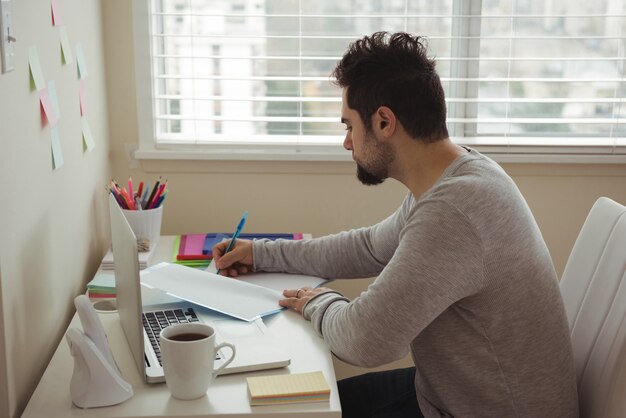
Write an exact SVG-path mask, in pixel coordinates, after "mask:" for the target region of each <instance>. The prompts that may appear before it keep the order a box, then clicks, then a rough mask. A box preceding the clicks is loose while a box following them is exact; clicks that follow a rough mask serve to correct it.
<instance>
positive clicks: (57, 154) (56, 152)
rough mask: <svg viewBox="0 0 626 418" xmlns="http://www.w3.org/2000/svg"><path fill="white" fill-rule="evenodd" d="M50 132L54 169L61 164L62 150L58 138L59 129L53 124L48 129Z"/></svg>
mask: <svg viewBox="0 0 626 418" xmlns="http://www.w3.org/2000/svg"><path fill="white" fill-rule="evenodd" d="M50 133H51V135H52V162H53V164H54V169H55V170H56V169H57V168H59V167H61V166H62V165H63V151H62V150H61V141H60V140H59V129H58V128H57V127H56V126H55V127H53V128H52V129H50Z"/></svg>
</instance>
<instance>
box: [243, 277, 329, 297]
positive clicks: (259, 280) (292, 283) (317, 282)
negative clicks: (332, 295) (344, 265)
mask: <svg viewBox="0 0 626 418" xmlns="http://www.w3.org/2000/svg"><path fill="white" fill-rule="evenodd" d="M238 279H239V280H241V281H245V282H246V283H250V284H255V285H257V286H263V287H267V288H268V289H273V290H276V291H277V292H280V293H281V294H282V293H283V290H285V289H300V288H302V287H304V286H308V287H313V288H315V287H318V286H324V284H325V283H328V282H329V281H330V280H326V279H321V278H319V277H314V276H305V275H303V274H285V273H254V274H246V275H244V276H240V277H238Z"/></svg>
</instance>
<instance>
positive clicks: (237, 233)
mask: <svg viewBox="0 0 626 418" xmlns="http://www.w3.org/2000/svg"><path fill="white" fill-rule="evenodd" d="M246 219H248V211H245V212H244V213H243V216H242V217H241V220H240V221H239V225H237V229H236V230H235V233H234V234H233V237H232V238H231V239H230V242H229V243H228V246H227V247H226V251H224V254H226V253H227V252H229V251H230V250H232V249H233V246H234V245H235V240H236V239H237V237H239V234H241V230H242V229H243V226H244V225H245V224H246ZM219 273H220V269H217V272H216V274H219Z"/></svg>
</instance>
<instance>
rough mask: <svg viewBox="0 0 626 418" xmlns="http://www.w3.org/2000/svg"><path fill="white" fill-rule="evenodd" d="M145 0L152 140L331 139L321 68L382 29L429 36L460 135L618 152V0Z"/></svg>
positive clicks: (272, 142)
mask: <svg viewBox="0 0 626 418" xmlns="http://www.w3.org/2000/svg"><path fill="white" fill-rule="evenodd" d="M147 1H149V21H150V24H149V26H148V27H149V40H150V41H149V42H150V65H151V69H150V70H151V74H150V75H149V76H150V80H151V95H150V97H151V109H152V112H151V114H152V124H153V128H154V139H153V141H154V142H155V144H156V145H157V146H159V145H165V146H168V145H169V146H177V145H179V146H185V145H193V146H197V147H202V146H203V145H207V144H223V145H228V146H234V147H237V146H242V147H245V146H246V145H255V144H256V145H260V146H263V147H271V146H287V147H294V148H298V147H302V146H313V147H315V146H336V147H339V146H340V144H341V142H342V140H343V126H342V125H341V124H340V123H339V117H340V108H341V91H340V90H339V89H338V88H337V87H335V86H334V85H333V84H332V83H331V81H332V80H331V79H330V77H329V75H330V73H331V72H332V70H333V68H334V67H335V65H336V63H337V61H338V60H339V59H340V58H341V56H342V55H343V53H344V52H345V50H346V48H347V46H348V45H349V43H350V42H352V41H354V40H355V39H357V38H360V37H362V36H363V35H367V34H371V33H373V32H375V31H380V30H386V31H389V32H397V31H407V32H411V33H414V34H419V35H424V36H426V39H427V41H428V46H429V51H430V54H431V55H432V56H433V57H434V58H435V59H436V61H437V69H438V72H439V75H440V77H441V79H442V83H443V85H444V90H445V92H446V98H447V99H446V100H447V106H448V120H447V122H448V127H449V131H450V134H451V136H452V137H453V139H454V140H455V141H456V142H458V143H463V144H469V145H474V146H484V147H487V148H489V147H494V149H495V148H497V149H502V148H505V149H508V150H512V151H513V152H515V149H519V148H516V147H523V149H524V151H523V152H528V150H529V149H534V148H536V149H539V150H542V149H543V150H545V149H549V148H550V147H552V149H553V150H554V151H553V152H561V150H562V149H563V147H570V148H571V147H581V148H584V149H587V150H589V149H595V151H593V150H592V151H591V152H600V153H616V152H617V153H621V152H624V151H623V148H622V147H624V146H625V145H626V141H625V138H626V103H625V97H626V95H625V93H626V85H625V79H626V76H625V74H626V73H625V49H626V39H625V37H626V32H625V29H624V27H625V26H626V5H625V4H624V2H623V0H596V1H595V2H585V3H580V4H578V3H576V4H574V3H572V2H571V1H569V0H553V1H550V2H545V1H544V0H517V1H503V0H483V1H477V0H471V1H469V0H442V1H437V2H433V1H426V0H386V1H385V2H379V1H371V0H368V1H365V0H346V1H342V2H338V1H330V0H316V1H306V0H211V1H208V0H147ZM592 3H593V4H592ZM146 76H148V74H146ZM542 152H543V151H542ZM574 152H576V151H574Z"/></svg>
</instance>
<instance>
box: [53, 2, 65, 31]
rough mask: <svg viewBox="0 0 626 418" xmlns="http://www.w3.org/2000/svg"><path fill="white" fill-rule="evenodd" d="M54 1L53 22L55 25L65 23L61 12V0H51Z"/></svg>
mask: <svg viewBox="0 0 626 418" xmlns="http://www.w3.org/2000/svg"><path fill="white" fill-rule="evenodd" d="M51 2H52V23H53V24H54V26H60V25H62V24H63V17H62V14H61V0H51Z"/></svg>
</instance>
